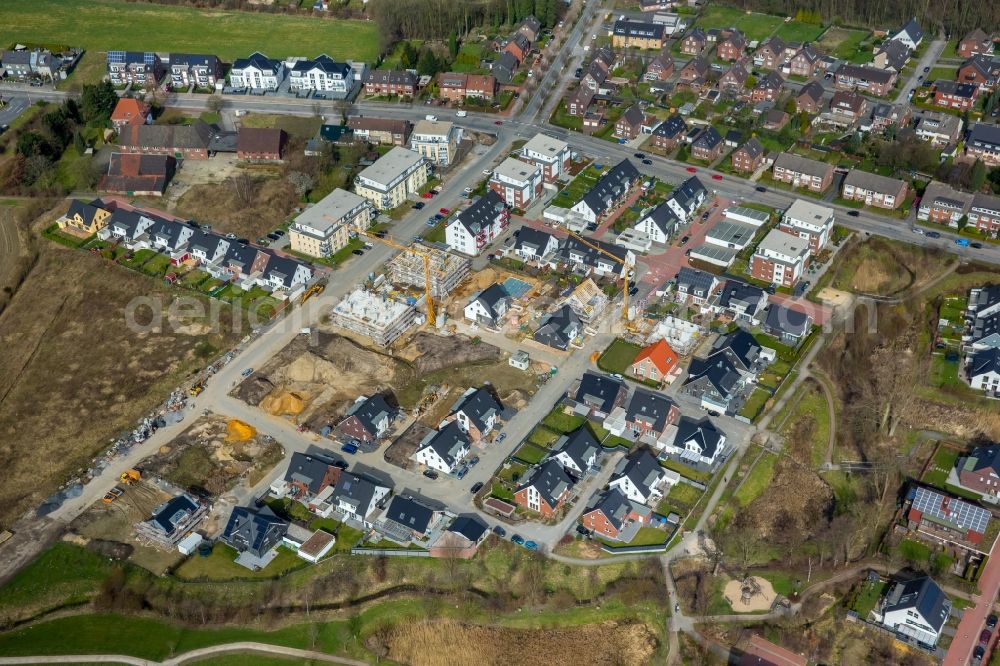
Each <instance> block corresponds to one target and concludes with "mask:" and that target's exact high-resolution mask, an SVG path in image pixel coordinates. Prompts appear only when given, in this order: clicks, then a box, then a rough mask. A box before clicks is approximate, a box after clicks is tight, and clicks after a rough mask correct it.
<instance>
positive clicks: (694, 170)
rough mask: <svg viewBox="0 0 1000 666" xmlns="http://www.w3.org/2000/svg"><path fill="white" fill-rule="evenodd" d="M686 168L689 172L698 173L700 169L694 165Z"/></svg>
mask: <svg viewBox="0 0 1000 666" xmlns="http://www.w3.org/2000/svg"><path fill="white" fill-rule="evenodd" d="M684 170H685V171H687V172H688V173H698V170H697V169H695V168H694V167H687V168H686V169H684Z"/></svg>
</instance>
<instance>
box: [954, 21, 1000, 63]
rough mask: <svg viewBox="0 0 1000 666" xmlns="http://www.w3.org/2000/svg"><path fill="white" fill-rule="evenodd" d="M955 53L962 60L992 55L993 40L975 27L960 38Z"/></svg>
mask: <svg viewBox="0 0 1000 666" xmlns="http://www.w3.org/2000/svg"><path fill="white" fill-rule="evenodd" d="M956 52H957V53H958V55H959V56H960V57H962V58H971V57H972V56H976V55H992V54H993V38H992V37H990V36H989V35H987V34H986V33H985V32H983V29H982V28H980V27H978V26H977V27H975V28H973V29H972V30H970V31H969V32H968V33H967V34H966V35H965V37H963V38H962V41H960V42H959V43H958V48H957V49H956Z"/></svg>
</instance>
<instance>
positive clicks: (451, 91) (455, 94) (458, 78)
mask: <svg viewBox="0 0 1000 666" xmlns="http://www.w3.org/2000/svg"><path fill="white" fill-rule="evenodd" d="M468 80H469V75H468V74H464V73H461V72H441V73H440V74H438V77H437V84H438V96H439V97H441V98H442V99H446V100H448V101H451V102H461V101H462V100H464V99H465V89H466V86H467V84H468ZM494 80H495V79H494Z"/></svg>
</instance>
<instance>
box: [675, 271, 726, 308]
mask: <svg viewBox="0 0 1000 666" xmlns="http://www.w3.org/2000/svg"><path fill="white" fill-rule="evenodd" d="M718 286H719V278H717V277H716V276H714V275H712V274H711V273H708V272H706V271H700V270H698V269H697V268H691V267H690V266H681V269H680V270H679V271H677V300H678V302H682V303H683V302H686V301H687V300H688V299H690V300H691V302H692V303H694V304H695V305H704V304H706V303H708V301H709V299H710V298H711V297H712V294H714V293H715V290H716V288H718Z"/></svg>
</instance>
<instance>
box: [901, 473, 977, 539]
mask: <svg viewBox="0 0 1000 666" xmlns="http://www.w3.org/2000/svg"><path fill="white" fill-rule="evenodd" d="M907 498H908V499H909V500H910V508H909V510H908V511H907V512H906V519H907V520H908V521H909V522H910V524H911V527H915V528H916V530H917V531H918V532H919V533H920V534H922V535H924V536H927V537H930V538H932V539H936V540H938V541H941V542H943V543H946V544H948V543H954V544H956V545H959V546H962V547H967V546H972V548H975V547H976V546H978V545H979V544H980V543H982V541H983V537H984V536H985V535H986V531H987V529H988V528H989V524H990V521H991V520H992V519H993V514H992V513H990V512H989V511H987V510H986V509H984V508H983V507H981V506H979V505H977V504H972V503H971V502H969V501H966V500H961V499H959V498H957V497H952V496H951V495H947V494H945V493H942V492H940V491H938V490H936V489H934V488H928V487H924V486H915V487H913V488H911V490H910V493H909V494H908V497H907ZM985 546H986V548H987V549H989V547H990V544H985Z"/></svg>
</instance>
